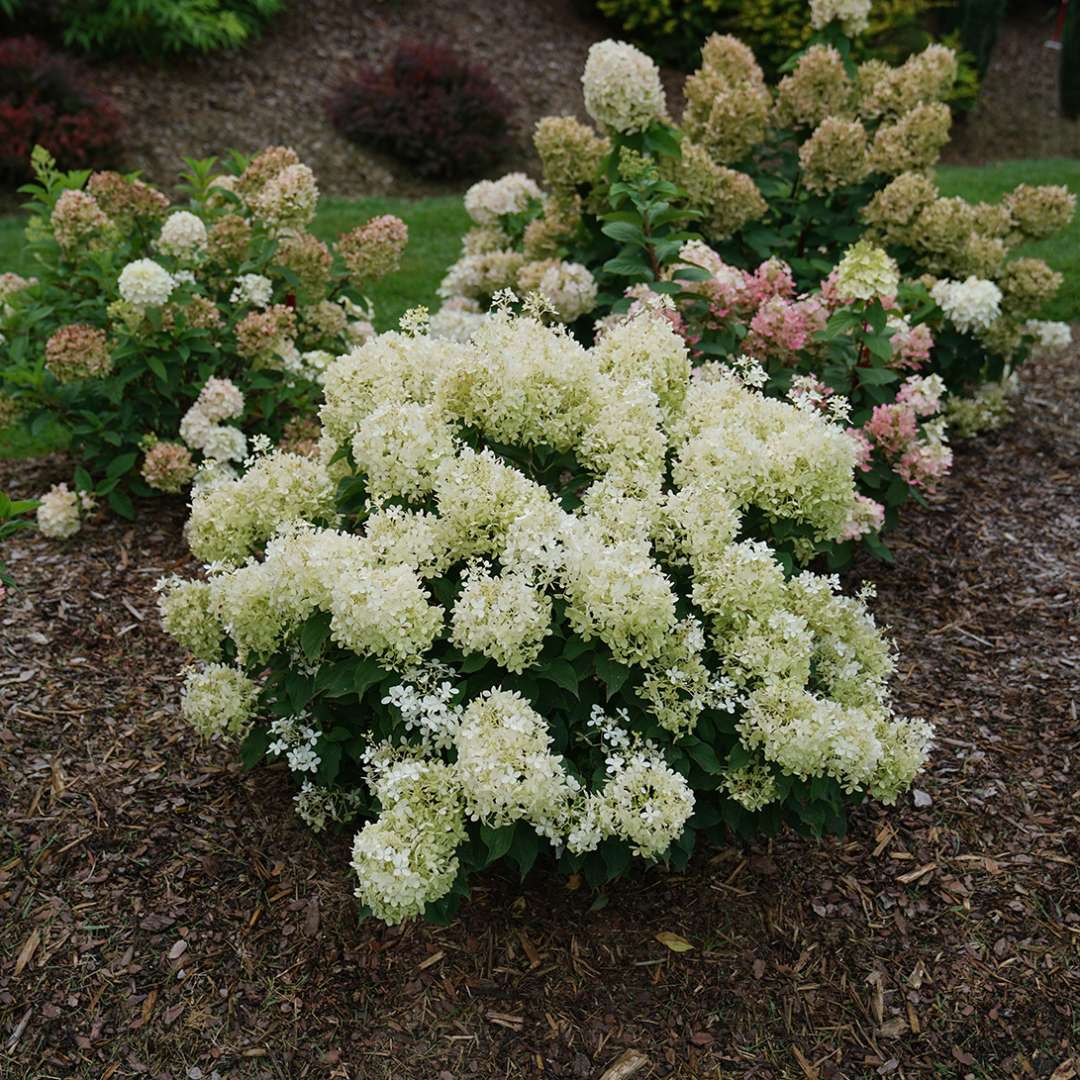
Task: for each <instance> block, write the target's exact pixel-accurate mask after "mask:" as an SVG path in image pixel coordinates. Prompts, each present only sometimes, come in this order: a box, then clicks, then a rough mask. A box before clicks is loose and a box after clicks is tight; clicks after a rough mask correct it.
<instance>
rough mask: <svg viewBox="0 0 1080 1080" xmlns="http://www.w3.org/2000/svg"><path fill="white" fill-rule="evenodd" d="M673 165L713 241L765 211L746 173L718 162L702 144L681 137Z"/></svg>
mask: <svg viewBox="0 0 1080 1080" xmlns="http://www.w3.org/2000/svg"><path fill="white" fill-rule="evenodd" d="M674 169H675V175H676V179H677V180H678V183H679V185H680V186H681V187H683V188H685V189H686V192H687V200H688V202H689V203H690V205H692V206H695V207H697V208H698V209H700V210H701V211H702V212H703V214H704V216H703V217H702V219H701V225H702V228H703V230H704V231H705V233H706V234H707V235H708V237H709V239H710V240H712V241H714V242H717V243H719V242H720V241H722V240H726V239H727V238H728V237H729V236H733V235H734V234H735V233H737V232H738V231H739V230H740V229H741V228H743V226H745V225H748V224H749V223H750V222H752V221H757V220H759V219H760V218H763V217H764V216H765V214H766V212H767V211H768V204H767V203H766V202H765V199H764V198H763V197H762V194H761V192H760V191H759V190H758V188H757V185H756V184H755V183H754V181H753V180H752V179H751V178H750V177H749V176H747V174H746V173H743V172H739V171H738V170H737V169H729V168H727V167H726V166H724V165H718V164H717V163H716V162H714V161H713V160H712V157H711V156H710V155H709V152H708V151H707V150H706V149H705V147H703V146H698V145H697V144H696V143H692V142H688V141H684V142H683V144H682V157H681V158H680V159H679V161H678V163H677V165H676V166H675V167H674Z"/></svg>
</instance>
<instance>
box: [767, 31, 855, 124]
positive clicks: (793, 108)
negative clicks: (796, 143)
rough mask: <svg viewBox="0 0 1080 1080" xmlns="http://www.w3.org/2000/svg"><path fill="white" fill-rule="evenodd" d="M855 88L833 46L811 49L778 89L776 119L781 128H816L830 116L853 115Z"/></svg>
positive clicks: (803, 55) (800, 59)
mask: <svg viewBox="0 0 1080 1080" xmlns="http://www.w3.org/2000/svg"><path fill="white" fill-rule="evenodd" d="M854 102H855V86H854V84H853V83H852V81H851V79H850V78H849V77H848V74H847V72H846V71H845V70H844V61H843V58H842V57H841V56H840V53H839V52H838V51H837V50H836V49H834V48H833V47H832V46H831V45H811V46H810V48H809V49H807V50H806V52H804V53H803V54H802V56H801V57H800V58H799V62H798V63H797V64H796V65H795V70H794V71H793V72H792V73H791V74H790V75H785V76H784V77H783V78H782V79H781V80H780V84H779V86H778V87H777V88H776V119H777V121H778V122H779V124H780V125H781V126H782V127H808V128H816V127H817V126H818V124H820V123H821V122H822V120H824V119H825V118H826V117H827V116H835V117H840V118H843V117H848V116H850V115H851V114H852V112H853V111H854Z"/></svg>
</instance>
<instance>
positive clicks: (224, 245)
mask: <svg viewBox="0 0 1080 1080" xmlns="http://www.w3.org/2000/svg"><path fill="white" fill-rule="evenodd" d="M250 244H251V225H250V224H249V223H248V222H247V221H246V220H245V219H244V218H242V217H241V216H240V215H239V214H226V215H225V216H224V217H221V218H218V220H217V221H215V222H214V224H213V225H212V226H211V227H210V231H209V232H208V233H207V236H206V252H207V256H208V257H209V259H210V261H211V262H213V263H216V264H217V265H218V266H229V265H230V264H232V263H238V262H242V261H243V260H244V258H245V256H246V255H247V251H248V246H249V245H250Z"/></svg>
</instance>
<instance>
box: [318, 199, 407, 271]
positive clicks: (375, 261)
mask: <svg viewBox="0 0 1080 1080" xmlns="http://www.w3.org/2000/svg"><path fill="white" fill-rule="evenodd" d="M408 242H409V229H408V227H407V226H406V224H405V222H404V221H402V220H401V218H399V217H395V216H394V215H393V214H383V215H382V216H381V217H376V218H372V219H371V220H370V221H368V222H366V223H365V224H364V225H360V226H359V227H357V228H355V229H353V230H352V231H351V232H347V233H343V234H342V235H341V236H339V237H338V240H337V243H336V244H335V245H334V246H335V247H336V249H337V252H338V254H339V255H340V256H341V257H342V259H343V260H344V261H345V265H346V266H347V267H348V268H349V274H350V275H351V276H352V278H353V281H354V282H355V283H356V284H357V285H358V286H359V285H361V284H362V283H364V282H367V283H370V282H372V281H376V280H378V279H379V278H381V277H385V276H386V275H387V274H392V273H393V272H394V271H395V270H397V269H398V267H399V266H401V257H402V255H403V254H404V253H405V246H406V245H407V244H408Z"/></svg>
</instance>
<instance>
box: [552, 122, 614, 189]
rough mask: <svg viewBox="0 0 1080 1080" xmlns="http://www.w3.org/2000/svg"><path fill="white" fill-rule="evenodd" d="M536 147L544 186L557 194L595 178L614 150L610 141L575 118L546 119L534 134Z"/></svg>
mask: <svg viewBox="0 0 1080 1080" xmlns="http://www.w3.org/2000/svg"><path fill="white" fill-rule="evenodd" d="M533 146H535V147H536V152H537V154H538V155H539V157H540V166H541V168H542V170H543V174H544V183H545V184H546V185H547V186H548V187H549V188H552V189H554V190H556V191H560V190H562V191H569V190H571V189H573V188H576V187H577V186H578V185H579V184H588V183H591V182H592V181H593V180H594V179H595V177H596V175H597V173H598V171H599V169H600V162H601V161H602V160H603V159H604V158H605V157H606V156H607V155H608V153H610V151H611V140H610V139H608V138H607V136H605V135H599V134H597V132H595V131H594V130H593V129H592V128H591V127H589V126H588V125H586V124H583V123H581V121H580V120H577V119H575V118H574V117H573V116H545V117H544V118H543V119H542V120H539V121H538V122H537V124H536V128H535V129H534V131H533Z"/></svg>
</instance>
